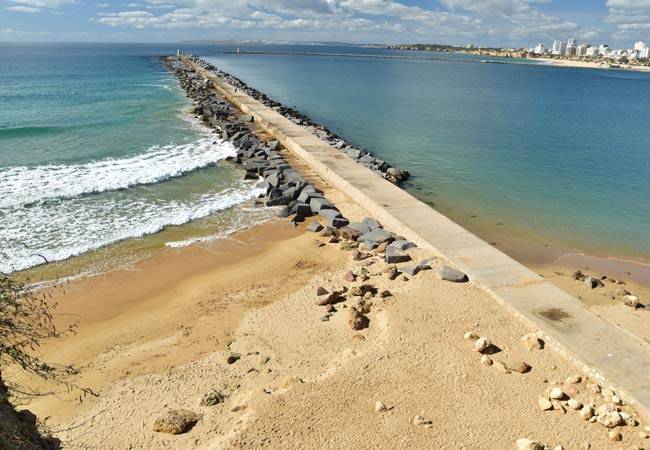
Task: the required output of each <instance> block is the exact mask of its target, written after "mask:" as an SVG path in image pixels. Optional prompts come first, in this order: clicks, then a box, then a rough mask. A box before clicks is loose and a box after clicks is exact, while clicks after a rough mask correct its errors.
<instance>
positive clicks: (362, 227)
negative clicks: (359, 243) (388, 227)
mask: <svg viewBox="0 0 650 450" xmlns="http://www.w3.org/2000/svg"><path fill="white" fill-rule="evenodd" d="M348 226H349V227H350V228H352V229H353V230H356V231H358V232H359V233H361V234H362V235H363V234H366V233H370V232H371V231H372V230H371V229H370V227H369V226H368V225H366V224H365V223H363V222H352V223H351V224H350V225H348Z"/></svg>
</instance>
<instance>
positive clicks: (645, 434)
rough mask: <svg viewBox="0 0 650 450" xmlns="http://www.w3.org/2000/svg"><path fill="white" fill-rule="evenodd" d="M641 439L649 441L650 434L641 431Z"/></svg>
mask: <svg viewBox="0 0 650 450" xmlns="http://www.w3.org/2000/svg"><path fill="white" fill-rule="evenodd" d="M639 437H640V438H641V439H648V438H649V437H650V435H649V434H648V433H646V432H645V431H639Z"/></svg>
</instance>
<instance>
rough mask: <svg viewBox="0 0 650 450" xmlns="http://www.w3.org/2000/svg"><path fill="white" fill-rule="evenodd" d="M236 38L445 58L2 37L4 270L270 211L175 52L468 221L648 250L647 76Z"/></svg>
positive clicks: (595, 245) (595, 246)
mask: <svg viewBox="0 0 650 450" xmlns="http://www.w3.org/2000/svg"><path fill="white" fill-rule="evenodd" d="M239 47H240V48H242V50H266V51H307V52H328V53H347V54H349V53H359V54H374V55H398V56H402V55H405V56H417V57H427V56H432V57H435V58H438V57H440V58H445V59H447V61H423V60H407V59H366V58H346V57H337V56H329V57H313V56H295V55H294V56H289V55H235V54H226V53H224V52H226V51H233V50H236V48H237V45H192V44H184V45H180V44H168V45H149V44H131V45H129V44H38V45H36V44H0V105H2V108H0V249H1V250H2V252H3V253H5V254H6V256H5V257H3V258H0V271H8V270H15V269H21V268H25V267H29V266H32V265H35V264H39V263H40V262H42V261H43V259H42V258H41V256H39V255H43V256H45V257H46V258H47V259H48V260H62V259H66V258H68V257H70V256H74V255H78V254H82V253H85V252H88V251H90V250H93V249H96V248H102V247H105V246H107V245H109V244H112V243H115V242H121V241H125V240H129V239H138V238H140V237H141V236H148V235H153V234H156V233H158V231H160V230H163V229H168V228H170V227H173V226H175V225H183V224H188V223H191V224H192V226H191V227H188V228H187V230H188V231H187V232H186V233H185V234H183V233H178V234H174V236H177V235H178V238H179V239H180V242H170V243H169V244H170V245H184V243H186V242H191V241H192V238H193V234H192V233H199V234H201V236H199V238H200V239H203V238H205V236H210V235H212V234H216V235H219V232H220V231H223V230H229V231H232V230H236V229H239V228H241V227H245V226H247V225H248V224H250V223H254V222H256V221H259V220H263V219H264V220H265V218H267V217H268V214H267V215H264V214H261V213H260V211H255V210H252V209H250V208H247V207H246V206H245V204H246V201H247V200H248V199H250V198H252V197H254V196H255V195H256V194H257V192H256V191H255V189H254V188H253V187H252V185H251V183H248V184H247V183H243V182H242V180H241V175H242V174H241V172H240V171H239V170H238V169H235V168H233V167H230V166H228V165H226V164H224V163H223V162H222V160H223V159H224V158H225V157H226V156H227V155H229V154H232V152H233V149H232V147H230V146H229V144H224V143H221V142H219V141H217V140H216V139H215V136H214V135H213V134H211V133H210V132H209V131H208V130H206V129H205V128H203V127H201V126H200V125H198V124H197V123H195V122H193V121H192V120H191V119H190V117H189V115H188V114H187V113H186V109H187V108H188V106H189V102H188V100H187V99H186V98H185V97H184V95H183V93H182V92H181V90H180V88H179V86H178V84H177V82H176V80H174V79H173V78H172V77H171V75H170V74H169V73H168V72H166V71H165V70H164V68H163V66H162V64H161V63H160V61H158V60H157V58H156V56H157V55H163V54H171V53H175V51H176V49H177V48H180V49H181V51H183V52H185V53H194V54H197V55H200V56H202V57H205V58H206V59H208V60H210V61H212V62H214V63H215V64H216V65H218V66H219V67H221V68H223V69H224V70H226V71H228V72H230V73H232V74H234V75H236V76H238V77H240V78H242V79H243V80H244V81H246V82H248V83H249V84H251V85H252V86H254V87H256V88H258V89H260V90H262V91H264V92H265V93H267V94H268V95H269V96H270V97H272V98H275V99H277V100H279V101H281V102H283V103H285V104H287V105H289V106H295V107H297V108H298V109H299V110H301V111H303V112H305V113H306V114H308V115H310V116H311V117H312V118H313V119H314V120H316V121H317V122H320V123H322V124H324V125H326V126H328V127H329V128H331V129H332V130H333V131H335V132H337V133H339V134H340V135H342V136H343V137H345V138H347V139H348V140H350V141H351V142H353V143H354V144H356V145H359V146H362V147H366V148H368V149H370V150H372V151H373V152H375V153H376V154H378V155H380V156H382V157H383V158H385V159H386V160H387V161H389V162H390V163H391V164H393V165H395V166H397V167H401V168H404V169H407V170H409V171H410V172H411V173H412V174H413V178H412V180H411V181H410V183H409V184H408V185H407V186H406V188H407V189H409V190H410V191H411V192H412V193H413V194H414V195H416V196H418V197H419V198H421V199H422V200H424V201H426V202H428V203H429V204H431V205H433V206H435V207H436V208H438V209H439V210H441V211H443V212H444V213H446V214H449V215H451V216H452V217H454V218H466V219H467V220H466V222H467V223H465V224H466V225H467V224H468V223H469V224H470V225H471V224H472V223H473V221H477V222H478V221H482V224H483V225H485V224H491V225H493V226H496V224H501V223H502V224H504V226H505V227H508V229H509V230H511V229H514V230H519V231H521V232H522V233H523V234H525V235H527V236H534V237H535V238H539V239H540V240H541V241H543V242H546V241H552V242H558V243H566V244H568V245H572V246H575V247H577V248H579V249H584V250H585V251H587V252H597V253H600V254H611V255H617V256H633V257H641V258H647V257H650V239H648V232H647V228H648V225H649V224H650V204H649V203H648V201H647V199H648V198H649V197H650V182H649V181H648V171H649V169H650V150H648V145H647V143H648V135H647V125H646V124H647V123H648V120H649V119H650V106H648V104H647V102H645V101H644V92H645V91H646V90H647V88H648V87H649V86H650V74H640V73H630V72H620V71H616V72H613V71H596V70H593V71H590V70H579V69H570V68H550V67H544V66H542V65H501V64H482V63H480V61H481V60H484V59H490V58H486V57H473V56H471V55H455V54H429V53H418V52H400V51H388V50H383V49H377V48H361V47H326V46H303V47H296V46H250V45H248V46H244V45H240V46H239ZM458 59H475V60H476V61H479V62H476V63H467V62H460V61H458ZM513 62H521V61H513ZM470 216H477V217H476V219H469V217H470ZM187 234H189V235H187Z"/></svg>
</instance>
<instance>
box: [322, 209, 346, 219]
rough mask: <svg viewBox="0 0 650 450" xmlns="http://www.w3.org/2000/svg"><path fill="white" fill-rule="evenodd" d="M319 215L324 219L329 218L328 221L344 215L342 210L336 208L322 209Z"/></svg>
mask: <svg viewBox="0 0 650 450" xmlns="http://www.w3.org/2000/svg"><path fill="white" fill-rule="evenodd" d="M318 215H319V216H321V217H322V218H323V219H325V220H327V221H328V222H329V221H331V220H333V219H335V218H337V217H343V216H342V215H341V212H340V211H338V210H336V209H321V210H320V211H318Z"/></svg>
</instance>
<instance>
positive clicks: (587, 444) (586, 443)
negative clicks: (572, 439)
mask: <svg viewBox="0 0 650 450" xmlns="http://www.w3.org/2000/svg"><path fill="white" fill-rule="evenodd" d="M582 448H584V449H590V448H591V444H590V443H589V442H587V441H584V442H583V443H582Z"/></svg>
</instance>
